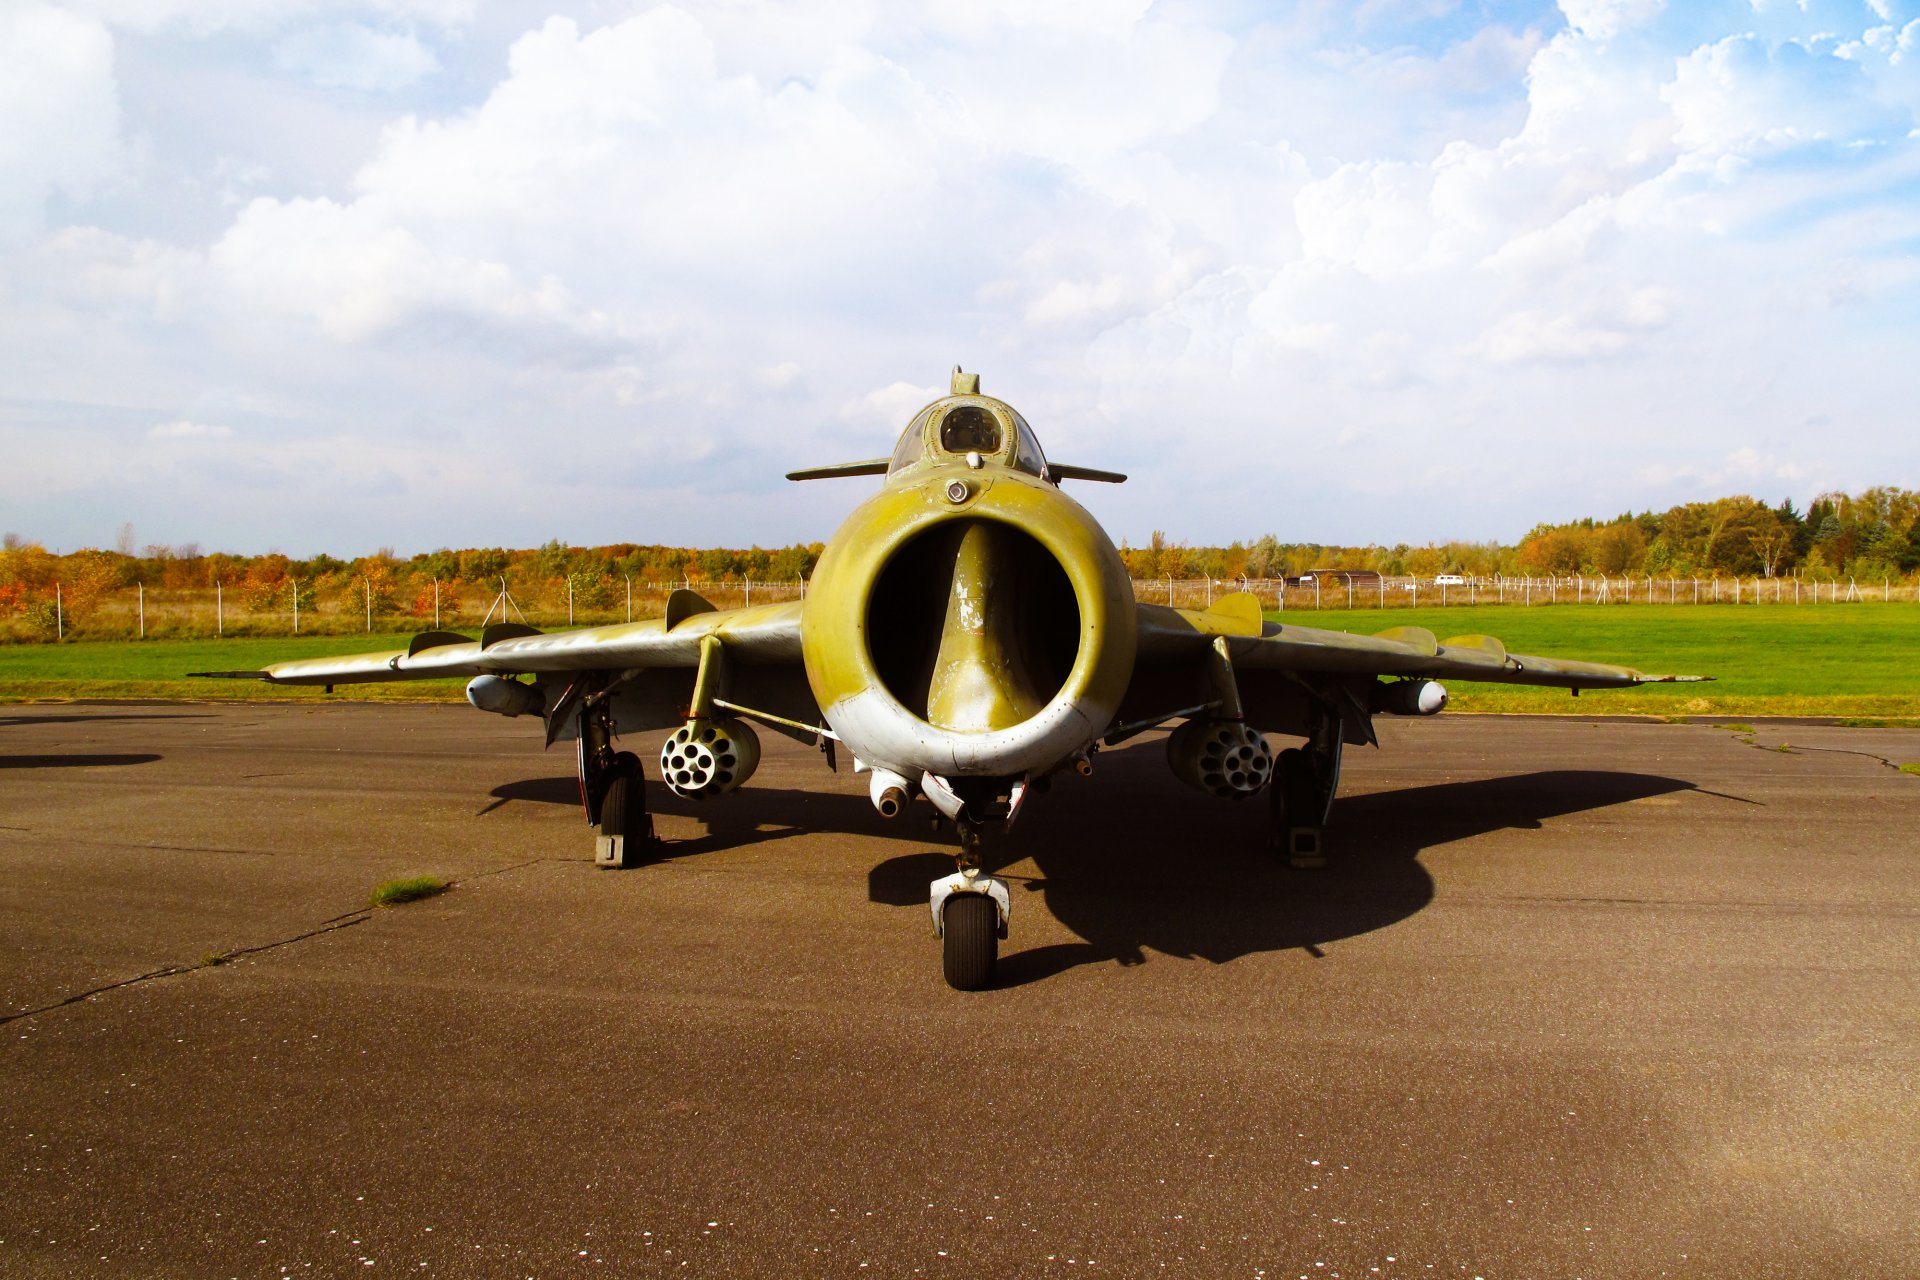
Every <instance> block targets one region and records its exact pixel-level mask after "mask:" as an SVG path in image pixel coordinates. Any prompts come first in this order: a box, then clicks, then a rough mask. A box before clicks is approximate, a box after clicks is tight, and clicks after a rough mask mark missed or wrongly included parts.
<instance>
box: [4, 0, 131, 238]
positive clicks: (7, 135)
mask: <svg viewBox="0 0 1920 1280" xmlns="http://www.w3.org/2000/svg"><path fill="white" fill-rule="evenodd" d="M125 158H126V157H125V154H124V152H123V149H122V146H121V141H120V101H119V95H118V93H117V91H116V87H115V83H114V68H113V40H112V37H111V36H110V35H109V34H108V32H107V30H106V28H105V27H103V26H101V25H100V24H99V23H97V22H93V21H90V20H88V19H86V18H83V17H79V16H77V15H74V14H71V13H67V12H64V11H62V10H59V9H55V8H53V7H51V6H49V5H43V4H36V3H33V2H32V0H27V3H24V4H12V5H7V6H5V7H4V8H0V239H6V238H19V237H22V236H25V235H28V234H30V233H32V232H35V231H38V230H39V229H40V228H41V227H42V226H43V225H44V219H45V213H46V202H47V200H48V198H49V197H50V196H52V195H54V194H56V193H62V194H65V195H68V196H84V195H86V194H87V193H89V192H90V191H92V190H94V189H96V188H98V187H100V186H102V185H104V184H107V183H110V182H112V181H114V180H115V178H116V176H117V174H118V171H119V167H120V166H121V165H122V164H123V163H124V162H125Z"/></svg>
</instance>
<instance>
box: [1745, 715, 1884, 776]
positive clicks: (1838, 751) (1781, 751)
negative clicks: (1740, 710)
mask: <svg viewBox="0 0 1920 1280" xmlns="http://www.w3.org/2000/svg"><path fill="white" fill-rule="evenodd" d="M1715 727H1716V728H1718V727H1719V726H1717V725H1716V726H1715ZM1759 732H1760V731H1759V730H1757V729H1754V730H1749V731H1746V732H1741V731H1739V730H1734V731H1733V733H1734V736H1735V737H1736V738H1738V739H1739V741H1740V742H1741V743H1742V744H1744V745H1746V746H1749V747H1752V748H1753V749H1754V750H1755V751H1767V752H1771V753H1773V754H1774V755H1791V754H1792V753H1794V752H1796V751H1824V752H1826V753H1827V754H1828V755H1835V756H1859V757H1861V758H1862V759H1865V760H1872V761H1874V762H1876V763H1878V764H1883V765H1885V766H1886V767H1887V768H1889V769H1891V770H1893V771H1894V772H1895V773H1899V772H1900V766H1899V765H1898V764H1897V763H1895V762H1894V761H1892V760H1889V759H1887V758H1886V757H1885V756H1877V755H1875V754H1873V752H1871V751H1856V750H1855V749H1854V748H1852V747H1807V746H1795V745H1794V744H1793V743H1791V742H1788V741H1787V740H1786V739H1784V738H1782V739H1781V740H1780V745H1779V746H1777V747H1763V746H1761V745H1760V744H1759V743H1758V742H1755V741H1754V738H1755V737H1756V736H1758V734H1759Z"/></svg>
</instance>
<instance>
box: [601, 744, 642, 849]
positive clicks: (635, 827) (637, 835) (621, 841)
mask: <svg viewBox="0 0 1920 1280" xmlns="http://www.w3.org/2000/svg"><path fill="white" fill-rule="evenodd" d="M611 772H612V774H613V776H612V778H610V779H609V780H608V782H607V791H606V794H605V795H604V796H602V797H601V798H600V837H601V840H600V843H601V845H602V847H603V848H604V847H606V845H607V842H608V841H612V842H613V852H612V856H610V857H602V858H600V859H598V862H599V865H601V866H602V867H608V868H614V869H619V870H627V869H630V868H633V867H637V866H639V865H640V862H641V859H642V858H643V857H644V856H645V855H646V852H647V850H648V849H649V848H651V847H652V845H653V842H654V836H653V815H652V814H650V813H648V812H647V800H646V793H645V791H644V790H643V788H645V786H646V785H647V782H646V779H645V778H644V777H642V776H641V774H640V757H639V756H636V755H634V754H633V753H632V752H630V751H622V752H621V753H620V754H619V755H617V756H615V757H614V758H613V768H612V771H611Z"/></svg>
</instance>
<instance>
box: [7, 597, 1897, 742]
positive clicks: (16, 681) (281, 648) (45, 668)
mask: <svg viewBox="0 0 1920 1280" xmlns="http://www.w3.org/2000/svg"><path fill="white" fill-rule="evenodd" d="M1267 616H1268V617H1269V618H1272V619H1274V620H1276V621H1280V622H1284V623H1289V624H1297V625H1301V626H1310V627H1324V628H1327V629H1329V630H1333V631H1352V632H1357V633H1362V634H1371V633H1373V632H1376V631H1381V630H1384V629H1386V628H1387V627H1393V626H1409V625H1411V626H1420V627H1426V628H1428V629H1429V630H1431V631H1432V632H1433V633H1434V634H1435V635H1437V636H1439V637H1440V638H1441V639H1445V638H1446V637H1448V636H1455V635H1462V634H1467V633H1473V632H1484V633H1486V634H1488V635H1494V636H1498V637H1499V638H1500V639H1501V640H1502V641H1504V642H1505V643H1506V645H1507V647H1508V648H1509V649H1510V650H1512V651H1513V652H1515V653H1533V654H1541V655H1544V656H1550V657H1569V658H1587V659H1592V660H1596V661H1601V662H1619V663H1624V664H1626V665H1628V666H1633V667H1638V668H1639V669H1641V670H1642V671H1647V672H1670V673H1684V674H1688V675H1710V676H1714V677H1716V680H1715V682H1714V683H1712V684H1685V685H1652V686H1648V687H1646V688H1642V689H1631V690H1619V691H1613V692H1607V691H1594V692H1589V693H1586V694H1583V695H1581V697H1580V698H1579V699H1578V701H1576V700H1574V699H1573V698H1572V697H1570V696H1569V695H1568V694H1566V693H1565V692H1563V691H1559V690H1549V689H1528V688H1519V687H1514V686H1507V685H1487V684H1471V683H1466V682H1452V681H1449V682H1448V688H1449V689H1450V690H1451V691H1452V692H1453V695H1454V701H1453V709H1454V710H1459V711H1501V712H1561V713H1579V714H1583V715H1608V714H1636V715H1658V716H1722V717H1724V716H1757V715H1760V716H1764V715H1817V716H1842V717H1851V718H1863V719H1866V718H1872V719H1894V720H1905V719H1920V605H1913V604H1903V603H1894V604H1850V605H1835V606H1824V605H1823V606H1820V607H1818V608H1815V607H1811V606H1808V607H1805V608H1799V609H1793V608H1782V607H1771V606H1760V607H1755V608H1732V607H1720V608H1707V607H1691V606H1685V605H1682V606H1678V607H1668V606H1661V605H1650V606H1649V605H1633V606H1621V607H1612V608H1608V607H1586V608H1582V607H1578V606H1557V607H1544V608H1531V609H1530V608H1527V607H1525V606H1524V605H1480V606H1470V607H1464V608H1449V609H1386V610H1377V609H1356V610H1353V611H1352V612H1347V611H1344V610H1334V609H1328V610H1322V611H1318V612H1314V611H1302V610H1297V609H1296V610H1290V611H1289V612H1287V613H1285V614H1278V613H1270V614H1268V615H1267ZM406 642H407V637H406V635H404V634H402V635H373V636H298V637H282V638H277V639H276V638H271V637H268V638H249V639H227V640H156V641H147V642H138V641H91V642H83V643H76V644H44V645H10V646H0V701H10V702H21V701H32V700H37V699H57V698H188V699H206V700H212V699H293V700H298V699H308V700H319V699H321V698H323V697H326V696H327V695H325V694H322V693H321V692H320V691H319V690H318V689H313V688H298V689H294V688H279V687H276V686H273V685H267V684H261V683H259V682H257V681H250V680H188V679H186V678H185V673H186V672H189V671H211V670H218V671H233V670H251V669H255V668H258V667H262V666H265V665H267V664H268V663H272V662H278V661H281V660H283V659H287V658H304V657H314V656H318V655H321V654H328V653H358V652H371V651H375V650H381V649H394V648H404V647H405V645H406ZM462 683H463V682H462V681H460V680H457V679H456V680H431V681H419V682H408V683H395V684H376V685H343V686H341V687H340V691H339V692H338V693H335V694H333V695H332V697H334V698H336V699H340V698H353V699H366V700H379V701H458V700H459V699H460V696H461V694H460V690H461V686H462Z"/></svg>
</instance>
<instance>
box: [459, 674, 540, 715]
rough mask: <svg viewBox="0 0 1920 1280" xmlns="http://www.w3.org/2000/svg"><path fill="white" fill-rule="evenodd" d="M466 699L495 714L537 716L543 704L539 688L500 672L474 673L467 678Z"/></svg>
mask: <svg viewBox="0 0 1920 1280" xmlns="http://www.w3.org/2000/svg"><path fill="white" fill-rule="evenodd" d="M467 701H468V702H471V703H472V704H473V705H474V706H476V707H478V708H479V709H480V710H482V711H491V712H493V713H494V714H495V715H497V716H537V715H539V714H540V712H541V711H542V710H543V709H544V708H545V706H546V698H545V696H544V695H542V693H541V692H540V690H539V689H537V688H535V687H534V686H533V685H530V684H521V683H520V682H519V681H518V680H508V679H505V678H504V677H501V676H475V677H474V678H473V679H471V680H469V681H467Z"/></svg>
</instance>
